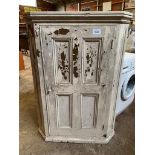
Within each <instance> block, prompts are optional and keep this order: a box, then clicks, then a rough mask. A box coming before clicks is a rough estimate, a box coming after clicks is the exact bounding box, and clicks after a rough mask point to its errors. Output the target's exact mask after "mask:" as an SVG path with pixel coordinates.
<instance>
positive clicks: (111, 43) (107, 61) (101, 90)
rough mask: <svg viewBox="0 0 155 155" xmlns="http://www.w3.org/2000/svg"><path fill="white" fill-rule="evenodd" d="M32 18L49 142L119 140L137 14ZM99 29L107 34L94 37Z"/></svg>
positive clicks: (44, 130) (42, 114) (42, 117)
mask: <svg viewBox="0 0 155 155" xmlns="http://www.w3.org/2000/svg"><path fill="white" fill-rule="evenodd" d="M30 18H31V19H32V20H30V25H31V23H32V26H34V32H33V30H32V29H29V30H30V33H32V35H31V40H30V41H31V51H32V55H31V57H32V59H31V60H32V61H34V62H33V63H32V67H33V75H34V80H35V81H36V82H35V87H36V89H37V95H38V101H39V110H40V114H39V118H40V119H39V126H40V132H41V134H42V135H43V136H44V137H45V140H47V141H57V142H60V141H64V142H66V141H69V142H92V143H107V142H108V141H109V140H110V138H111V137H112V136H113V135H114V122H115V117H114V116H115V102H116V95H117V88H118V81H119V75H120V69H121V62H122V56H123V51H124V41H125V35H126V32H127V28H128V23H129V19H130V18H132V16H131V14H130V13H126V12H114V13H113V12H109V13H108V12H97V13H94V12H80V13H79V14H76V13H62V12H59V13H58V12H54V13H53V12H40V13H32V14H30ZM66 22H68V23H66ZM33 23H35V25H33ZM120 23H121V24H120ZM94 28H95V29H101V34H97V35H94V34H93V33H92V32H93V29H94ZM33 34H35V36H33ZM33 41H35V44H33ZM66 44H67V47H66V48H65V46H66ZM87 48H88V51H87ZM90 49H91V50H90ZM36 51H39V52H40V54H39V55H38V54H37V55H36ZM90 53H92V54H90ZM95 53H96V54H95ZM49 55H50V56H49ZM87 55H88V56H89V58H88V56H87ZM62 60H63V61H62ZM92 60H93V61H92ZM64 63H65V64H67V65H68V64H69V69H68V68H67V69H65V68H64V66H65V65H64ZM59 64H61V66H62V68H63V69H62V68H60V67H58V66H59ZM63 65H64V66H63ZM86 69H88V70H87V72H88V74H87V75H86V74H85V70H86ZM66 72H67V73H69V74H67V73H66ZM92 72H93V74H90V73H92Z"/></svg>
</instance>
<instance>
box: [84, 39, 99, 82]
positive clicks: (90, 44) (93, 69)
mask: <svg viewBox="0 0 155 155" xmlns="http://www.w3.org/2000/svg"><path fill="white" fill-rule="evenodd" d="M83 47H84V48H83V54H84V55H83V57H84V59H83V72H84V73H83V77H84V83H88V84H96V83H97V82H98V67H99V66H98V65H99V53H100V50H101V40H99V39H96V38H89V39H84V43H83Z"/></svg>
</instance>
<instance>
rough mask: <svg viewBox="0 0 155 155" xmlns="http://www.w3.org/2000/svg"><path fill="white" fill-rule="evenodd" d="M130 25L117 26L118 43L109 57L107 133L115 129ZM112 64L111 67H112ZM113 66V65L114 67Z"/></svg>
mask: <svg viewBox="0 0 155 155" xmlns="http://www.w3.org/2000/svg"><path fill="white" fill-rule="evenodd" d="M127 28H128V25H127V24H121V25H118V26H117V27H116V29H117V37H116V39H117V41H116V43H117V45H114V47H115V48H114V49H113V50H112V51H111V55H110V57H109V63H108V65H109V69H110V70H109V76H110V77H111V83H109V86H108V89H107V95H106V96H107V98H106V102H107V103H109V105H108V106H107V107H106V115H107V118H108V119H107V120H106V123H105V124H106V126H105V131H106V134H107V135H110V133H111V132H112V131H113V130H114V122H115V108H116V98H117V91H118V86H119V78H120V73H121V66H122V65H121V64H122V60H123V55H124V45H125V38H126V32H127ZM110 66H111V67H110ZM112 66H113V67H112Z"/></svg>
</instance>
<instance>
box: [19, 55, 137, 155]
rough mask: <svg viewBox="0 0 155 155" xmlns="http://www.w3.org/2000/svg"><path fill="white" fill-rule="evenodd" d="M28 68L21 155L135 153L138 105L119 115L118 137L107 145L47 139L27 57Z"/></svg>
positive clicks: (22, 98)
mask: <svg viewBox="0 0 155 155" xmlns="http://www.w3.org/2000/svg"><path fill="white" fill-rule="evenodd" d="M24 60H25V63H26V65H28V67H26V68H27V69H26V70H24V71H20V94H19V99H20V103H19V104H20V110H19V115H20V120H19V122H20V131H19V138H20V146H19V148H20V155H134V154H135V104H134V103H133V104H132V105H131V106H130V107H129V108H128V109H127V110H126V111H124V112H123V113H122V114H121V115H119V116H118V117H117V119H116V124H115V136H114V137H113V138H112V139H111V141H110V142H109V143H108V144H107V145H101V144H72V143H53V142H45V141H44V140H43V139H42V137H41V135H40V134H39V132H38V124H37V112H36V106H37V103H36V98H35V95H34V88H33V80H32V73H31V67H30V66H29V64H30V62H29V61H30V60H29V58H28V57H25V58H24Z"/></svg>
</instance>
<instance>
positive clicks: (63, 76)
mask: <svg viewBox="0 0 155 155" xmlns="http://www.w3.org/2000/svg"><path fill="white" fill-rule="evenodd" d="M54 47H55V55H56V57H55V59H56V64H55V70H56V75H55V76H56V83H70V82H71V74H70V40H69V39H55V40H54Z"/></svg>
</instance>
